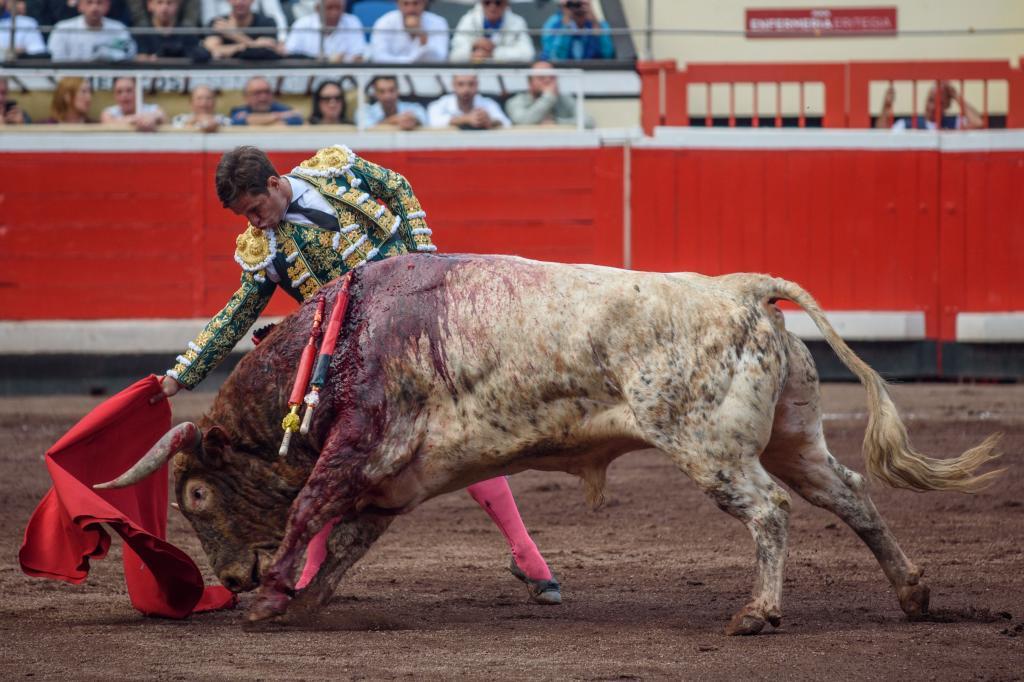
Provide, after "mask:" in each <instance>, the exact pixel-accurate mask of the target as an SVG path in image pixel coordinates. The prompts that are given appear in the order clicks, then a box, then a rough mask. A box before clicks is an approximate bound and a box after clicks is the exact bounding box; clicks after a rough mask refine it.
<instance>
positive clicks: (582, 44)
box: [540, 0, 615, 61]
mask: <svg viewBox="0 0 1024 682" xmlns="http://www.w3.org/2000/svg"><path fill="white" fill-rule="evenodd" d="M558 4H559V5H561V9H560V10H559V11H558V12H556V13H555V14H553V15H551V17H550V18H549V19H548V20H547V21H545V22H544V28H543V31H542V33H541V39H540V44H541V59H543V60H544V61H555V60H565V59H614V58H615V45H614V43H612V36H611V27H610V26H608V22H607V21H603V20H599V19H598V18H597V15H596V14H595V13H594V8H593V7H592V6H591V4H590V0H558Z"/></svg>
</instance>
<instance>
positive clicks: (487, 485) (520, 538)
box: [466, 476, 551, 580]
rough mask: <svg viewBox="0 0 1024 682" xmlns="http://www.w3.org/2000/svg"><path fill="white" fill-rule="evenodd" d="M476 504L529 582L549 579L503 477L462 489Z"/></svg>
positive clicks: (548, 571)
mask: <svg viewBox="0 0 1024 682" xmlns="http://www.w3.org/2000/svg"><path fill="white" fill-rule="evenodd" d="M466 490H467V491H468V492H469V494H470V496H472V498H473V499H474V500H476V503H477V504H479V505H480V506H481V507H483V508H484V511H486V512H487V514H488V515H489V516H490V517H491V520H492V521H494V523H495V525H497V526H498V529H499V530H500V531H501V533H502V535H504V536H505V540H507V541H508V546H509V549H511V550H512V557H513V558H514V559H515V561H516V563H517V564H518V565H519V568H520V569H521V570H522V571H523V573H525V574H526V577H527V578H530V579H531V580H551V569H549V568H548V565H547V562H545V561H544V557H542V556H541V555H540V551H539V550H538V549H537V545H535V544H533V539H531V538H530V534H529V533H528V532H526V526H524V525H523V519H522V517H520V516H519V509H518V507H516V501H515V498H513V497H512V490H511V489H510V488H509V487H508V481H507V480H506V479H505V477H504V476H498V477H497V478H492V479H490V480H487V481H481V482H479V483H474V484H473V485H471V486H469V487H468V488H466Z"/></svg>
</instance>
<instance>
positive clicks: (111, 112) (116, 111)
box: [101, 102, 166, 118]
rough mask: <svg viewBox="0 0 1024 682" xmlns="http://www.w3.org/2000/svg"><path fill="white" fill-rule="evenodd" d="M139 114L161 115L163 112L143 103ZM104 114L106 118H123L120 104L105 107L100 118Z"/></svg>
mask: <svg viewBox="0 0 1024 682" xmlns="http://www.w3.org/2000/svg"><path fill="white" fill-rule="evenodd" d="M140 113H143V114H163V113H164V110H163V109H161V108H160V107H159V106H158V105H156V104H150V103H148V102H143V103H142V111H141V112H140ZM104 114H105V115H107V116H110V117H111V118H124V112H123V111H122V110H121V105H120V104H111V105H110V106H109V107H107V108H106V109H104V110H103V114H101V116H102V115H104ZM165 118H166V115H165Z"/></svg>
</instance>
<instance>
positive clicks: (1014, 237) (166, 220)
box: [0, 128, 1024, 343]
mask: <svg viewBox="0 0 1024 682" xmlns="http://www.w3.org/2000/svg"><path fill="white" fill-rule="evenodd" d="M677 131H679V135H681V136H682V137H681V138H680V139H669V138H670V137H671V136H669V135H668V134H667V133H666V135H663V136H659V137H656V138H653V139H648V140H641V141H634V145H633V146H632V147H631V148H630V147H625V148H624V147H621V146H608V147H602V146H599V145H597V144H595V145H592V146H585V147H581V148H560V147H548V148H542V147H538V148H519V149H501V148H457V149H456V148H448V149H420V150H416V149H409V148H408V147H406V148H403V149H401V150H397V149H395V148H390V149H383V148H382V149H379V150H378V151H373V150H372V149H371V150H368V151H366V152H365V155H366V156H367V157H368V158H370V159H372V160H374V161H377V162H379V163H381V164H383V165H386V166H388V167H391V168H394V169H396V170H398V171H400V172H402V173H404V174H405V175H406V176H407V177H408V178H409V180H410V181H411V182H412V183H413V185H414V186H415V187H416V190H417V194H418V195H419V196H420V197H421V199H422V200H423V203H424V205H425V207H426V209H427V211H428V221H429V223H430V225H431V226H432V227H433V229H434V230H435V231H436V234H435V237H436V241H437V243H438V245H439V247H440V248H441V250H442V251H444V252H459V251H463V252H477V253H509V254H518V255H522V256H526V257H530V258H538V259H544V260H556V261H566V262H589V263H599V264H604V265H612V266H622V265H624V264H625V263H626V259H627V252H626V250H625V249H624V239H625V237H626V235H627V234H628V235H630V239H629V244H628V246H629V254H630V256H629V258H630V265H631V266H632V267H634V268H637V269H644V270H652V271H678V270H693V271H698V272H703V273H706V274H710V275H714V274H720V273H725V272H732V271H741V270H745V271H762V272H769V273H772V274H775V275H779V276H782V277H787V278H790V279H793V280H795V281H797V282H799V283H801V284H802V285H804V286H805V287H807V288H808V290H810V291H811V292H812V293H813V294H814V295H815V296H816V297H818V299H819V300H820V301H821V302H822V304H823V305H824V306H825V307H826V309H828V310H829V311H830V312H835V311H860V312H864V311H868V312H872V311H873V312H880V313H884V312H886V311H904V312H908V311H909V312H911V313H914V314H915V315H919V316H921V317H922V319H923V321H922V322H921V332H920V334H918V335H917V337H915V338H918V337H919V338H921V339H927V340H930V341H931V342H934V343H953V342H956V341H958V340H959V338H960V334H961V332H960V331H958V329H959V328H960V327H961V326H962V324H961V323H962V322H963V319H964V316H965V315H974V316H978V315H982V316H984V315H986V314H989V313H991V314H994V315H1004V318H1001V319H1003V320H1004V321H1006V324H1011V323H1012V324H1013V325H1017V326H1018V327H1019V326H1020V321H1019V320H1017V318H1015V317H1013V315H1015V314H1016V315H1018V316H1019V315H1020V311H1024V278H1022V277H1021V276H1020V274H1021V273H1022V272H1024V192H1021V191H1020V188H1021V187H1024V135H1022V134H1021V133H1011V132H1003V133H975V134H967V135H960V134H934V133H931V134H926V133H917V134H913V133H906V134H903V135H899V134H893V133H888V132H884V131H793V130H790V131H739V130H735V131H727V130H702V129H682V128H680V129H677ZM36 138H38V139H39V140H41V141H43V142H46V141H47V140H50V139H51V138H49V137H47V136H46V135H45V134H39V135H37V136H34V137H33V139H36ZM8 139H10V138H8ZM76 139H77V138H76ZM117 139H118V140H121V141H122V142H123V144H122V145H121V148H119V149H118V150H117V151H65V152H60V153H57V152H26V151H0V321H2V322H11V321H17V320H25V321H45V320H108V319H129V320H132V319H134V320H138V319H144V318H161V319H165V320H182V319H191V318H203V317H206V316H208V315H210V314H212V313H213V312H215V311H216V310H217V309H218V308H219V307H220V306H221V305H223V303H224V301H225V300H226V299H227V297H228V295H229V294H230V292H231V291H233V290H234V288H235V287H236V286H237V282H238V277H239V270H238V267H237V265H236V264H235V263H234V261H233V260H232V253H233V248H234V239H235V236H236V235H237V234H238V232H239V230H240V229H241V227H242V223H243V221H242V220H241V219H239V218H238V217H236V216H234V215H232V214H231V213H230V212H228V211H226V210H225V209H223V208H222V207H221V206H220V204H219V202H218V201H217V199H216V196H215V193H214V189H213V172H214V169H215V166H216V163H217V160H218V158H219V155H220V151H219V150H217V149H212V148H209V147H203V146H200V147H199V148H198V149H187V150H186V151H180V152H169V151H159V150H156V151H144V150H142V149H141V148H139V147H141V146H145V145H147V144H149V145H152V146H159V144H163V143H162V142H160V141H161V140H171V141H172V142H174V141H176V140H178V139H181V140H186V139H189V140H190V139H192V138H184V137H182V138H167V137H161V136H150V137H146V136H144V135H134V134H130V135H128V136H126V137H120V138H117ZM210 139H213V138H210ZM444 139H446V140H461V139H464V138H460V137H458V136H454V137H446V138H444ZM465 139H469V140H473V139H481V138H474V137H473V136H472V135H469V137H468V138H465ZM495 139H501V140H514V139H516V138H515V137H514V135H513V136H509V137H502V138H495ZM126 140H127V141H128V142H124V141H126ZM216 140H220V141H218V142H216V143H217V144H221V143H222V142H223V143H224V144H227V141H228V140H227V138H223V140H222V139H221V138H216ZM273 140H277V141H276V142H274V141H273ZM129 142H130V143H131V144H134V145H136V146H135V147H134V148H132V147H131V144H129ZM232 142H233V141H232ZM256 142H257V143H258V144H260V143H261V142H260V141H259V140H257V141H256ZM264 142H265V143H266V144H270V145H271V146H273V145H276V146H277V147H278V149H281V150H282V151H273V152H271V158H272V160H273V161H274V163H275V165H277V167H279V168H282V169H285V168H290V167H291V166H292V165H293V164H295V163H297V162H298V161H300V160H302V159H303V158H305V157H306V156H307V155H308V153H309V151H310V150H308V149H302V150H300V151H297V150H294V149H289V148H288V147H287V141H286V140H285V141H282V140H281V138H277V137H274V138H271V137H269V136H268V137H267V138H266V140H265V141H264ZM170 144H171V142H167V143H166V145H165V146H169V145H170ZM195 144H200V143H195ZM202 144H207V143H206V142H204V143H202ZM53 146H57V145H56V143H53ZM185 146H186V147H187V146H188V145H185ZM627 154H628V155H629V156H628V164H627V163H626V161H627V156H626V155H627ZM627 174H628V176H627ZM627 177H628V179H629V190H630V196H631V199H630V201H629V205H628V207H627V206H625V201H626V199H625V196H626V195H625V191H624V190H625V183H626V179H627ZM626 208H628V213H629V215H630V221H629V223H628V225H629V229H630V231H629V232H627V231H626V230H627V224H626V223H624V221H623V217H624V212H625V211H624V209H626ZM278 298H279V299H280V300H275V301H274V302H273V303H272V304H271V308H270V309H269V310H268V313H269V314H282V313H285V312H287V311H289V310H291V309H292V308H293V305H294V304H293V303H292V302H291V301H290V299H284V298H283V297H278ZM984 323H985V321H984V320H981V322H979V321H978V318H977V317H975V318H972V319H971V324H972V325H973V327H972V329H974V330H975V331H974V332H971V333H972V334H974V336H972V337H971V338H972V339H976V338H982V339H984V338H985V336H984V334H981V336H980V337H979V336H978V334H977V331H976V330H977V329H979V328H981V329H982V331H984V328H983V325H984ZM915 324H916V323H915ZM979 325H982V327H979ZM0 326H2V325H0ZM0 331H2V330H0ZM1000 333H1002V332H1000ZM1000 338H1002V337H1000ZM1009 338H1010V339H1011V340H1012V339H1013V338H1016V337H1013V335H1012V333H1011V334H1010V337H1009ZM1004 340H1005V339H1004Z"/></svg>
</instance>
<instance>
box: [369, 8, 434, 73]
mask: <svg viewBox="0 0 1024 682" xmlns="http://www.w3.org/2000/svg"><path fill="white" fill-rule="evenodd" d="M426 10H427V0H398V9H396V10H392V11H390V12H388V13H387V14H385V15H383V16H382V17H381V18H380V19H378V20H377V21H375V22H374V24H373V34H372V35H371V37H370V59H371V60H372V61H375V62H389V63H394V64H411V63H413V62H443V61H446V60H447V59H448V22H447V21H445V19H444V17H442V16H440V15H437V14H434V13H433V12H428V11H426Z"/></svg>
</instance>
